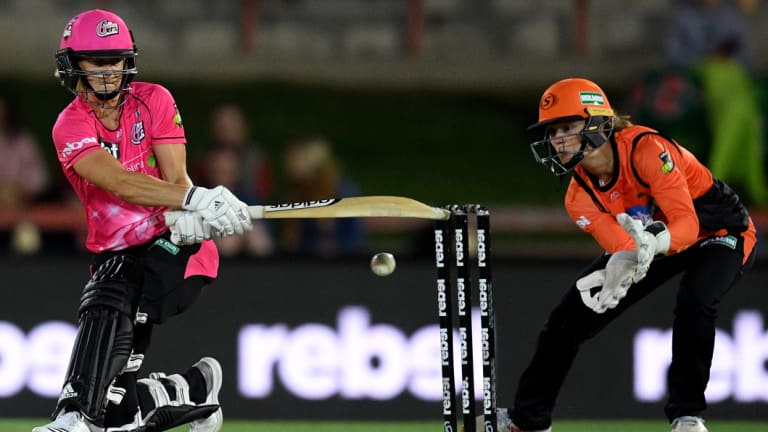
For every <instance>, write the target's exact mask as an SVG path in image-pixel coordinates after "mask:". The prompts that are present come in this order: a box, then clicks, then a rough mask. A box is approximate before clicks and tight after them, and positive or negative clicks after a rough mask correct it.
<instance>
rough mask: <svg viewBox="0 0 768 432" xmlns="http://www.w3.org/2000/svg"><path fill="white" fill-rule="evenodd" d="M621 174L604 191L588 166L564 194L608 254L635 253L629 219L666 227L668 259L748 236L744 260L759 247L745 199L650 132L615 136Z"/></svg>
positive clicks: (620, 132)
mask: <svg viewBox="0 0 768 432" xmlns="http://www.w3.org/2000/svg"><path fill="white" fill-rule="evenodd" d="M605 145H611V146H613V154H614V156H613V157H614V173H613V177H612V179H611V181H610V182H608V183H607V184H600V183H599V181H598V179H597V178H596V177H594V176H592V175H591V174H589V173H588V172H587V171H586V170H585V169H584V168H583V167H582V166H577V167H576V169H575V170H574V175H573V178H571V181H570V184H569V185H568V191H567V192H566V195H565V207H566V210H567V211H568V214H569V215H570V217H571V219H573V221H574V222H576V225H578V226H579V227H580V228H581V229H582V230H584V231H586V232H588V233H590V234H591V235H592V236H593V237H594V238H595V240H597V242H598V243H599V244H600V246H601V247H602V248H603V249H604V250H605V251H606V252H608V253H614V252H617V251H620V250H627V249H634V248H635V245H634V242H633V241H632V238H631V237H630V236H629V234H627V233H626V232H625V231H624V230H623V229H622V228H621V226H619V224H618V223H617V222H616V215H617V214H619V213H622V212H625V213H628V214H630V215H631V216H633V217H635V218H638V219H640V220H642V221H643V222H646V223H647V222H648V221H650V220H660V221H662V222H664V223H665V224H667V228H668V229H669V232H670V236H671V244H670V248H669V254H674V253H677V252H680V251H682V250H684V249H686V248H688V247H689V246H691V245H693V244H694V243H696V242H697V241H699V240H701V239H704V238H706V237H709V236H713V235H725V234H727V233H731V234H739V233H740V234H741V235H743V236H744V240H745V245H744V247H745V250H744V253H745V259H746V258H747V256H748V255H749V253H750V252H751V250H752V248H753V247H754V245H755V241H756V236H755V227H754V225H753V224H752V220H751V219H750V218H749V215H748V214H747V212H746V209H745V208H744V207H743V205H742V204H741V202H740V200H739V198H738V196H736V194H735V193H734V192H733V191H732V190H731V189H730V188H729V187H728V186H727V185H725V184H724V183H723V182H721V181H719V180H717V179H715V178H713V177H712V173H711V172H710V171H709V170H708V169H707V167H705V166H704V165H703V164H702V163H701V162H699V161H698V160H697V159H696V157H695V156H694V155H693V154H692V153H691V152H690V151H688V150H687V149H685V148H683V147H681V146H680V145H678V144H677V143H676V142H674V141H672V140H670V139H667V138H665V137H663V136H662V135H660V134H659V133H657V132H656V131H654V130H653V129H650V128H646V127H643V126H630V127H627V128H624V129H621V130H617V131H615V132H614V134H613V136H612V137H611V140H610V142H608V143H606V144H605Z"/></svg>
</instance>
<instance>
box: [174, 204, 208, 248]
mask: <svg viewBox="0 0 768 432" xmlns="http://www.w3.org/2000/svg"><path fill="white" fill-rule="evenodd" d="M165 221H166V224H168V225H169V226H170V227H171V241H172V242H173V243H175V244H177V245H191V244H195V243H202V242H203V240H208V239H210V238H211V236H212V232H211V226H210V225H209V224H207V223H205V222H204V221H203V217H202V216H200V214H199V213H196V212H189V211H170V212H166V213H165Z"/></svg>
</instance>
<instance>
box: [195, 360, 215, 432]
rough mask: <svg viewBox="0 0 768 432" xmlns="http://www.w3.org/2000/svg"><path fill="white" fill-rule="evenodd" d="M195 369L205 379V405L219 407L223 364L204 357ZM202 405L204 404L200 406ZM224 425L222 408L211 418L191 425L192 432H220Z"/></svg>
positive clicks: (196, 421) (196, 364)
mask: <svg viewBox="0 0 768 432" xmlns="http://www.w3.org/2000/svg"><path fill="white" fill-rule="evenodd" d="M192 367H193V368H196V369H197V370H198V371H200V374H202V375H203V379H205V389H206V396H205V402H203V404H205V405H218V404H219V391H221V381H222V379H223V373H222V371H221V364H219V362H218V361H217V360H216V359H215V358H213V357H203V358H201V359H200V360H199V361H198V362H197V363H195V364H194V365H193V366H192ZM199 405H202V404H199ZM223 423H224V415H223V414H222V412H221V407H219V409H217V410H216V412H214V413H213V414H211V415H210V416H208V417H206V418H204V419H200V420H195V421H193V422H192V423H190V424H189V431H190V432H219V430H220V429H221V425H222V424H223Z"/></svg>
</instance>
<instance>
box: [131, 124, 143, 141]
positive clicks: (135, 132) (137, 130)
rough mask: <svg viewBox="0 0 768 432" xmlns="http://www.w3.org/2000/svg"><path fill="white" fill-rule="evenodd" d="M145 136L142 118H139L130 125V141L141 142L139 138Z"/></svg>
mask: <svg viewBox="0 0 768 432" xmlns="http://www.w3.org/2000/svg"><path fill="white" fill-rule="evenodd" d="M144 137H145V133H144V120H139V121H137V122H136V123H134V124H133V127H131V143H133V144H141V140H143V139H144Z"/></svg>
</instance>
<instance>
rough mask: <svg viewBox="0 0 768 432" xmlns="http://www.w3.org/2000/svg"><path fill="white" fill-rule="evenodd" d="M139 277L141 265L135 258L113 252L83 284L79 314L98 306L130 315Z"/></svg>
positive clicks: (134, 306)
mask: <svg viewBox="0 0 768 432" xmlns="http://www.w3.org/2000/svg"><path fill="white" fill-rule="evenodd" d="M143 277H144V273H143V269H142V266H141V264H140V263H139V261H138V259H137V258H136V257H133V256H131V255H115V256H114V257H112V258H110V259H108V260H107V261H105V262H104V263H103V264H101V265H100V266H99V268H98V269H96V271H95V272H94V273H93V276H91V279H90V280H89V281H88V283H87V284H85V288H83V294H82V296H81V297H80V310H79V313H82V312H83V311H84V310H85V309H87V308H89V307H91V306H96V305H101V306H106V307H108V308H112V309H116V310H118V311H120V312H122V313H124V314H126V315H129V316H133V314H134V313H135V311H136V306H137V304H138V300H139V294H140V286H141V283H142V281H143Z"/></svg>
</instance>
